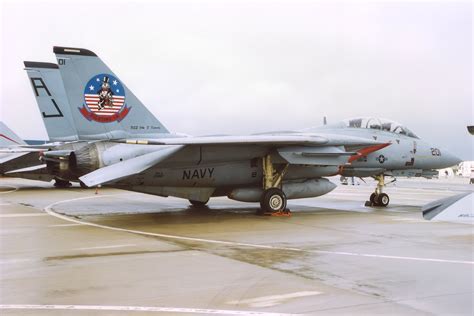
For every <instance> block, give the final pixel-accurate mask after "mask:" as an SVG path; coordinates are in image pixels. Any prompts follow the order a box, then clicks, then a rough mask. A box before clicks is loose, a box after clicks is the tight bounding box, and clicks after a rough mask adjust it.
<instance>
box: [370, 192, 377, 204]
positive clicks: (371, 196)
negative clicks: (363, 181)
mask: <svg viewBox="0 0 474 316" xmlns="http://www.w3.org/2000/svg"><path fill="white" fill-rule="evenodd" d="M369 201H370V203H372V205H377V194H375V193H372V194H371V195H370V198H369Z"/></svg>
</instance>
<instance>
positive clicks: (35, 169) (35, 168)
mask: <svg viewBox="0 0 474 316" xmlns="http://www.w3.org/2000/svg"><path fill="white" fill-rule="evenodd" d="M41 169H46V164H41V165H36V166H31V167H27V168H21V169H16V170H11V171H8V172H5V174H12V173H23V172H32V171H37V170H41Z"/></svg>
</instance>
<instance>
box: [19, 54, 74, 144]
mask: <svg viewBox="0 0 474 316" xmlns="http://www.w3.org/2000/svg"><path fill="white" fill-rule="evenodd" d="M24 64H25V67H26V69H25V70H26V72H27V74H28V77H29V78H30V82H31V86H32V88H33V94H34V95H35V98H36V102H37V103H38V107H39V109H40V112H41V117H42V118H43V122H44V125H45V126H46V131H47V132H48V136H49V139H50V140H51V141H74V140H78V139H79V136H78V134H77V130H76V127H75V124H74V120H73V117H72V113H71V108H70V107H69V103H68V100H67V97H66V91H65V90H64V86H63V81H62V79H61V74H60V73H59V68H58V65H56V64H52V63H40V62H32V61H25V62H24Z"/></svg>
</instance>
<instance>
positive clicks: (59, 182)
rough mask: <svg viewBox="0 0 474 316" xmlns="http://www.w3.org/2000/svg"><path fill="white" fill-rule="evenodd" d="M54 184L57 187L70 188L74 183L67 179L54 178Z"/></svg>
mask: <svg viewBox="0 0 474 316" xmlns="http://www.w3.org/2000/svg"><path fill="white" fill-rule="evenodd" d="M54 186H55V187H56V188H69V187H70V186H72V183H71V182H69V181H67V180H62V179H58V178H56V179H54Z"/></svg>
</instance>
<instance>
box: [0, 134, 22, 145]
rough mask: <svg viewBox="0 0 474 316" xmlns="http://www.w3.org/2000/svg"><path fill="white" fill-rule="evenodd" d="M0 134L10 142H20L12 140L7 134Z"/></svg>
mask: <svg viewBox="0 0 474 316" xmlns="http://www.w3.org/2000/svg"><path fill="white" fill-rule="evenodd" d="M0 136H1V137H3V138H5V139H8V140H9V141H11V142H13V143H15V144H18V145H20V143H18V142H16V141H14V140H13V139H11V138H10V137H8V136H6V135H4V134H0Z"/></svg>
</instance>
